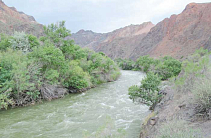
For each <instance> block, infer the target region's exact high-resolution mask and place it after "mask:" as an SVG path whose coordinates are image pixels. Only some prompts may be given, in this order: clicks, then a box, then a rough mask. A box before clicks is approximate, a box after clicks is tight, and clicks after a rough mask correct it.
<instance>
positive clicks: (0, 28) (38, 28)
mask: <svg viewBox="0 0 211 138" xmlns="http://www.w3.org/2000/svg"><path fill="white" fill-rule="evenodd" d="M14 31H18V32H22V31H23V32H26V33H29V34H34V35H36V36H39V35H41V34H42V32H43V26H42V25H41V24H39V23H37V22H36V20H35V19H34V17H32V16H29V15H26V14H25V13H23V12H19V11H17V10H16V8H14V7H8V6H7V5H5V4H4V2H3V1H2V0H0V33H6V34H12V33H13V32H14Z"/></svg>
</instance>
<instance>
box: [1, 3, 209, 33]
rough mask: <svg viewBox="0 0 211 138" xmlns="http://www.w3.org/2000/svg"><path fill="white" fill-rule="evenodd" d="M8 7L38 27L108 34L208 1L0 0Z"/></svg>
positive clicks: (160, 19)
mask: <svg viewBox="0 0 211 138" xmlns="http://www.w3.org/2000/svg"><path fill="white" fill-rule="evenodd" d="M3 1H4V2H5V4H7V5H8V6H10V7H12V6H13V7H16V9H17V10H18V11H23V12H25V13H26V14H29V15H32V16H34V17H35V19H36V20H37V21H38V22H39V23H41V24H45V25H47V24H50V23H54V22H57V21H62V20H65V21H66V27H67V28H68V29H70V30H71V31H72V32H76V31H78V30H80V29H85V30H93V31H94V32H100V33H103V32H110V31H113V30H115V29H118V28H121V27H124V26H127V25H130V24H141V23H143V22H148V21H151V22H152V23H154V24H156V23H158V22H160V21H162V20H163V19H164V18H166V17H169V16H170V15H172V14H179V13H181V12H182V10H183V9H184V8H185V6H186V5H187V4H188V3H191V2H197V3H203V2H208V1H209V0H195V1H193V0H3Z"/></svg>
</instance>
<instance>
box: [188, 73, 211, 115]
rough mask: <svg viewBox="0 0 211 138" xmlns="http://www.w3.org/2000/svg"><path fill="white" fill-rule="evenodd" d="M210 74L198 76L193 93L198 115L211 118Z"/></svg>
mask: <svg viewBox="0 0 211 138" xmlns="http://www.w3.org/2000/svg"><path fill="white" fill-rule="evenodd" d="M210 77H211V76H210V75H207V76H206V77H203V78H198V79H197V80H196V82H195V84H194V86H193V89H192V93H193V95H194V100H193V101H192V102H193V104H195V105H196V108H195V111H196V113H197V115H199V116H203V117H205V118H208V119H210V118H211V82H210Z"/></svg>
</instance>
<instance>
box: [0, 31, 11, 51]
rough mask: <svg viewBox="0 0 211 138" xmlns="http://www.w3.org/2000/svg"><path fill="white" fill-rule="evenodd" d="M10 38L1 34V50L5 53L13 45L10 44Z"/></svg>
mask: <svg viewBox="0 0 211 138" xmlns="http://www.w3.org/2000/svg"><path fill="white" fill-rule="evenodd" d="M9 39H10V37H9V36H7V35H5V34H1V41H0V50H1V51H5V50H6V49H7V48H10V47H11V43H10V42H9Z"/></svg>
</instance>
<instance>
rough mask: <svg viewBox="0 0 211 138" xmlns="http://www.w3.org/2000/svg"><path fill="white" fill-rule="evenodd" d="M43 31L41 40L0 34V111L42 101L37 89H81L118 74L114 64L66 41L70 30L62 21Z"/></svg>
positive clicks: (39, 91)
mask: <svg viewBox="0 0 211 138" xmlns="http://www.w3.org/2000/svg"><path fill="white" fill-rule="evenodd" d="M44 32H45V35H44V36H42V37H41V38H37V37H35V36H33V35H27V34H25V33H23V32H21V33H19V32H15V33H14V35H12V36H6V35H1V41H0V108H5V109H7V108H8V106H22V105H26V104H29V103H32V102H37V101H39V100H41V99H44V97H45V95H43V94H42V93H41V90H42V89H44V87H45V86H46V85H52V86H55V87H56V86H62V87H63V88H67V89H69V90H72V89H74V90H81V89H87V88H91V87H93V86H96V85H97V84H100V83H102V82H108V81H114V80H116V79H117V77H118V76H119V75H120V72H119V69H118V67H117V66H116V64H115V63H114V61H112V60H111V59H110V58H108V57H107V56H105V55H104V54H102V53H95V52H93V51H90V50H87V49H82V48H80V47H79V46H77V45H75V44H74V42H73V41H72V40H66V39H65V38H66V37H67V36H70V31H69V30H67V29H66V28H65V22H64V21H63V22H60V23H58V24H51V25H49V26H45V27H44Z"/></svg>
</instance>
